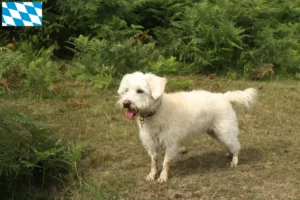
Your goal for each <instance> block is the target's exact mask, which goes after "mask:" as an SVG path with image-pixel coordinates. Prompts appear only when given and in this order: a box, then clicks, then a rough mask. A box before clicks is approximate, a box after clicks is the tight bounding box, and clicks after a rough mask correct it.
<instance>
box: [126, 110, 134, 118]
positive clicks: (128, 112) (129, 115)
mask: <svg viewBox="0 0 300 200" xmlns="http://www.w3.org/2000/svg"><path fill="white" fill-rule="evenodd" d="M133 116H134V112H133V111H131V110H127V111H126V113H125V117H126V118H128V119H132V118H133Z"/></svg>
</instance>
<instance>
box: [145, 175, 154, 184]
mask: <svg viewBox="0 0 300 200" xmlns="http://www.w3.org/2000/svg"><path fill="white" fill-rule="evenodd" d="M145 180H146V181H148V182H149V181H154V180H155V174H151V173H150V174H149V175H148V176H147V177H146V178H145Z"/></svg>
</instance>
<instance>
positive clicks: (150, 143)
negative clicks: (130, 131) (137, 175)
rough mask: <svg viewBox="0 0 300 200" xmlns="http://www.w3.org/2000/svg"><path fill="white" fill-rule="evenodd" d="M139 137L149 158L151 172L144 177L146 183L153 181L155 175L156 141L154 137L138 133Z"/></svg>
mask: <svg viewBox="0 0 300 200" xmlns="http://www.w3.org/2000/svg"><path fill="white" fill-rule="evenodd" d="M140 137H141V140H142V142H143V145H144V147H145V149H146V150H147V153H148V154H149V156H150V158H151V170H150V173H149V175H148V176H147V177H146V181H153V180H155V176H156V174H157V158H158V156H157V141H156V138H155V137H153V136H151V135H150V134H149V133H145V132H140Z"/></svg>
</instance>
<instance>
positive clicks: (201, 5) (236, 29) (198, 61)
mask: <svg viewBox="0 0 300 200" xmlns="http://www.w3.org/2000/svg"><path fill="white" fill-rule="evenodd" d="M43 2H44V4H43V27H42V28H40V27H21V28H3V31H1V33H0V38H1V41H0V44H1V45H2V46H5V45H6V44H8V43H14V48H13V50H8V49H6V50H4V48H2V49H1V52H0V57H1V58H2V59H1V60H0V75H1V76H2V75H3V74H4V73H8V72H9V71H12V70H13V69H14V68H20V67H21V68H22V69H21V70H19V71H22V73H23V75H24V76H23V77H24V78H25V79H26V81H25V82H26V84H25V85H27V86H30V87H31V86H33V85H35V87H36V86H37V85H39V86H38V87H39V88H37V89H35V90H34V91H35V92H36V91H39V92H38V93H43V91H45V90H46V91H47V90H51V88H52V87H53V84H54V82H55V80H54V79H55V77H54V76H53V75H51V74H52V72H53V71H55V70H56V69H54V68H55V67H54V68H53V66H55V65H54V64H53V63H52V61H51V60H50V58H51V59H53V58H63V59H66V58H68V59H69V58H74V60H73V61H74V62H73V65H72V75H73V77H74V78H77V79H78V80H82V81H90V82H93V83H94V85H95V86H97V87H100V88H102V87H106V86H108V85H110V84H112V83H113V82H114V78H115V77H119V76H121V75H123V74H124V73H126V72H131V71H135V70H142V71H152V72H155V73H159V74H167V73H177V74H178V73H204V74H209V73H219V74H226V73H227V74H228V73H229V74H230V73H233V74H236V75H239V76H242V77H248V76H249V74H250V73H251V72H252V71H253V70H254V68H255V67H256V66H259V65H262V64H265V63H272V64H273V65H274V66H275V71H276V74H281V75H287V74H291V75H292V76H295V74H296V73H297V72H299V71H300V67H299V63H300V56H299V55H300V54H299V50H300V42H299V37H300V2H299V1H282V0H275V1H273V0H272V1H271V0H254V1H252V0H251V1H250V0H242V1H237V0H225V1H215V0H184V1H182V0H181V1H179V0H167V1H162V0H134V1H131V0H122V1H120V0H109V1H108V0H88V1H86V0H76V1H75V0H67V1H63V0H53V1H47V0H44V1H43ZM24 43H25V44H26V45H25V46H26V48H25V49H24ZM28 44H30V45H28ZM43 51H46V53H43ZM45 56H46V57H45ZM12 57H13V58H15V59H11V58H12ZM24 57H25V60H27V62H25V63H23V61H21V60H22V59H24ZM31 73H37V74H40V75H41V76H39V78H37V76H31V75H30V74H31ZM45 81H46V82H47V83H45ZM38 83H43V84H38ZM23 85H24V84H23Z"/></svg>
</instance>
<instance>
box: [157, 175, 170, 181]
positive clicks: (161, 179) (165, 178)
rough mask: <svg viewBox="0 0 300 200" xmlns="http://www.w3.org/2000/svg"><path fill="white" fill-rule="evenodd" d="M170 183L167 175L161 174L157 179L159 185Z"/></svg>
mask: <svg viewBox="0 0 300 200" xmlns="http://www.w3.org/2000/svg"><path fill="white" fill-rule="evenodd" d="M167 181H168V176H167V175H166V174H165V173H162V174H160V177H159V178H158V179H157V182H158V183H166V182H167Z"/></svg>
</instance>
